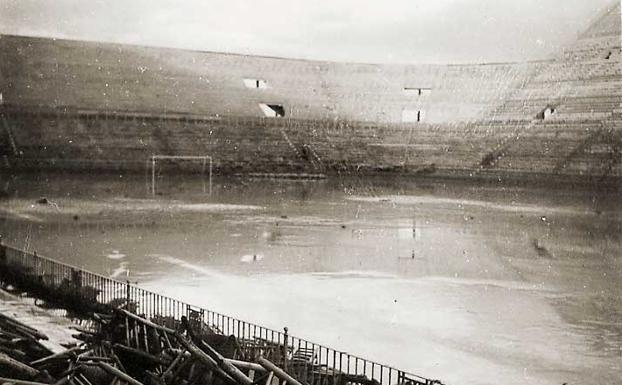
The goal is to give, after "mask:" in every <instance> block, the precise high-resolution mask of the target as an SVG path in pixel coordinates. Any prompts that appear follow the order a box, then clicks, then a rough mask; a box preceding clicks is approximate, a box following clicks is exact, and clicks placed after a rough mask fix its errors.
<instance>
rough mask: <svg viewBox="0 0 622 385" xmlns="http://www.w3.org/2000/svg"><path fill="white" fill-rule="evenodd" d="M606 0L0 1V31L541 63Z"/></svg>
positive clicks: (321, 55)
mask: <svg viewBox="0 0 622 385" xmlns="http://www.w3.org/2000/svg"><path fill="white" fill-rule="evenodd" d="M611 3H612V0H377V1H376V0H374V1H372V0H315V1H314V0H183V1H182V0H178V1H170V0H107V1H104V0H0V33H6V34H17V35H33V36H49V37H59V38H71V39H80V40H96V41H109V42H118V43H131V44H141V45H152V46H165V47H180V48H190V49H198V50H206V51H221V52H237V53H248V54H256V55H270V56H284V57H292V58H309V59H323V60H337V61H353V62H377V63H422V62H443V63H449V62H451V63H462V62H499V61H525V60H534V59H542V58H546V57H549V56H551V55H553V54H555V53H556V52H558V51H559V50H560V49H561V48H562V47H563V46H564V45H566V44H569V43H570V42H572V41H573V40H574V39H575V38H576V36H577V34H578V33H579V32H581V31H582V30H583V29H585V28H586V27H587V26H588V25H589V23H590V22H591V21H592V20H593V18H594V17H595V16H596V15H598V14H599V13H600V12H601V11H602V10H603V9H604V8H606V7H607V6H608V5H610V4H611Z"/></svg>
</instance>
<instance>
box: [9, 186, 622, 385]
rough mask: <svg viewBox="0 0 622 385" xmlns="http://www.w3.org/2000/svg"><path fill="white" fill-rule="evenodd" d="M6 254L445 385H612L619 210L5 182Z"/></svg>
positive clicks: (560, 191) (402, 193) (502, 190)
mask: <svg viewBox="0 0 622 385" xmlns="http://www.w3.org/2000/svg"><path fill="white" fill-rule="evenodd" d="M3 182H4V185H3V187H4V189H5V190H6V196H5V197H4V198H2V200H1V201H0V216H1V222H0V233H1V234H2V235H3V241H4V242H5V243H7V244H9V245H13V246H16V247H19V248H23V249H26V250H30V251H37V252H38V253H39V254H41V255H45V256H49V257H52V258H54V259H58V260H61V261H64V262H67V263H70V264H73V265H76V266H79V267H82V268H85V269H87V270H91V271H94V272H98V273H101V274H104V275H107V276H111V277H116V278H117V279H121V280H126V279H127V280H129V281H130V282H137V283H138V285H139V286H141V287H144V288H146V289H150V290H153V291H156V292H158V293H162V294H166V295H169V296H172V297H174V298H180V299H183V300H185V301H187V302H190V303H193V304H196V305H199V306H204V307H207V308H209V309H213V310H215V311H219V312H221V313H225V314H229V315H231V316H234V317H238V318H241V319H245V320H249V321H253V322H256V323H259V324H262V325H265V326H268V327H271V328H274V329H277V330H281V329H282V327H284V326H287V327H288V328H289V330H290V332H291V333H292V334H295V335H298V336H301V337H306V338H308V339H310V340H312V341H316V342H318V343H321V344H326V345H329V346H333V347H335V348H337V349H340V350H343V351H347V352H349V353H353V354H358V355H361V356H363V357H372V358H374V359H376V360H378V361H380V362H384V363H387V364H390V365H395V366H398V367H402V368H404V369H405V370H410V371H412V372H415V373H425V374H426V375H428V376H431V377H435V378H441V379H442V380H443V381H444V382H446V383H455V384H458V383H465V384H466V383H478V384H480V383H486V384H488V383H489V384H497V383H503V384H523V383H526V382H529V383H537V384H562V383H564V382H566V383H569V384H573V383H598V384H613V383H615V382H616V381H618V380H619V374H620V372H621V371H622V359H621V358H622V324H621V323H620V320H621V319H622V299H621V298H622V280H621V278H622V260H621V259H620V255H621V250H622V241H621V238H620V231H621V227H622V208H621V207H620V206H619V194H618V192H617V191H616V192H613V191H612V192H607V191H599V192H596V191H593V190H591V189H590V188H587V187H585V188H576V187H570V186H559V187H558V188H555V189H550V188H548V189H545V188H539V187H517V186H512V185H504V184H500V185H496V184H494V183H488V184H481V183H480V184H479V185H476V184H468V183H464V182H443V181H416V180H412V179H406V180H401V179H396V178H393V179H391V180H387V179H384V180H383V179H373V178H364V179H362V178H345V179H337V178H336V179H327V180H320V181H306V182H305V181H284V180H267V179H250V178H239V179H215V180H214V184H213V186H212V193H211V194H209V193H205V192H203V187H204V186H203V183H202V181H197V180H196V178H195V179H193V178H190V177H185V178H184V177H177V178H172V177H170V176H166V177H163V178H160V179H159V180H158V183H157V189H156V190H157V193H156V195H155V196H153V195H152V194H151V191H150V185H149V181H146V180H145V178H144V177H142V176H119V175H111V176H87V175H82V176H75V175H74V176H63V175H45V176H43V175H39V176H35V175H20V176H18V177H15V178H9V179H7V178H4V180H3Z"/></svg>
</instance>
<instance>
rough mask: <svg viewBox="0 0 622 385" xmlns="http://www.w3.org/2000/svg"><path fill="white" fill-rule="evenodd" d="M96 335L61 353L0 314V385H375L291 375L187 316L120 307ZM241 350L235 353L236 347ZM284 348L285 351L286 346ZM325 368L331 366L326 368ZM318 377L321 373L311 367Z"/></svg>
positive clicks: (340, 377) (100, 317)
mask: <svg viewBox="0 0 622 385" xmlns="http://www.w3.org/2000/svg"><path fill="white" fill-rule="evenodd" d="M92 319H93V321H94V322H93V330H85V329H79V328H76V330H77V331H78V332H79V333H77V334H75V335H74V337H75V338H76V339H78V340H80V341H81V342H80V343H79V344H78V345H77V346H72V347H69V348H68V349H67V350H65V351H63V352H59V353H52V352H51V351H49V350H48V349H47V348H45V347H44V346H43V345H41V344H40V343H39V340H45V339H47V336H45V335H44V334H42V333H40V332H39V331H37V330H35V329H33V328H31V327H29V326H27V325H24V324H22V323H20V322H18V321H16V320H14V319H12V318H10V317H8V316H5V315H0V385H8V384H12V385H40V384H57V385H61V384H67V385H110V384H117V385H121V384H129V385H169V384H183V385H191V384H208V385H212V384H213V385H273V384H275V385H276V384H279V385H286V384H287V385H333V384H334V385H346V384H353V383H358V384H364V385H372V384H375V383H377V382H375V381H373V380H371V379H368V378H362V379H357V380H356V381H354V382H352V381H351V379H350V378H349V377H348V376H347V375H346V374H345V373H341V372H334V373H330V374H328V373H327V372H326V371H324V373H325V374H324V376H323V377H322V376H319V377H318V376H317V375H316V377H315V378H310V377H309V378H299V376H295V375H293V374H290V373H288V372H287V370H285V369H284V368H287V361H291V362H290V363H289V365H290V366H291V365H292V364H293V363H294V362H293V360H295V359H299V358H296V356H294V355H292V356H291V357H288V356H287V355H286V356H282V355H281V356H279V355H276V356H275V357H274V358H276V359H277V360H278V361H276V362H273V361H270V360H269V359H268V358H267V357H264V356H263V355H262V352H259V353H258V354H257V355H256V356H254V357H248V356H245V355H244V354H243V353H242V351H241V350H240V349H239V345H238V341H237V339H236V338H235V337H233V336H225V335H222V334H221V333H220V332H219V331H217V330H213V329H210V328H209V327H206V325H200V327H193V326H195V325H192V326H191V324H192V322H190V321H189V320H188V319H187V318H186V317H182V320H181V321H176V320H173V321H174V322H172V323H171V324H172V325H173V327H166V326H162V325H158V324H156V323H154V322H152V321H151V320H149V319H147V318H144V317H142V316H139V315H136V314H134V313H132V312H130V311H127V310H125V309H122V308H118V309H114V310H112V311H110V312H108V313H95V314H93V316H92ZM232 346H234V347H235V346H237V348H233V349H232V348H231V347H232ZM279 349H286V348H285V347H284V346H280V347H279ZM324 369H325V368H324ZM312 370H315V372H316V373H318V372H321V370H322V368H319V367H318V368H312Z"/></svg>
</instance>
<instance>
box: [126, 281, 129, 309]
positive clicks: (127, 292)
mask: <svg viewBox="0 0 622 385" xmlns="http://www.w3.org/2000/svg"><path fill="white" fill-rule="evenodd" d="M125 282H126V283H125V309H127V311H130V280H129V279H128V280H127V281H125Z"/></svg>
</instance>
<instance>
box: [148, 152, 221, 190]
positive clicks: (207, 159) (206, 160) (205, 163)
mask: <svg viewBox="0 0 622 385" xmlns="http://www.w3.org/2000/svg"><path fill="white" fill-rule="evenodd" d="M159 160H160V161H162V160H167V161H174V160H183V161H200V162H201V176H202V178H203V192H204V193H205V192H206V186H205V172H206V171H209V179H208V181H209V183H208V186H209V195H212V162H213V161H212V157H211V156H209V155H151V156H150V157H149V159H148V160H147V166H148V167H149V166H151V194H152V195H155V193H156V163H157V161H159ZM208 167H209V168H208Z"/></svg>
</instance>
